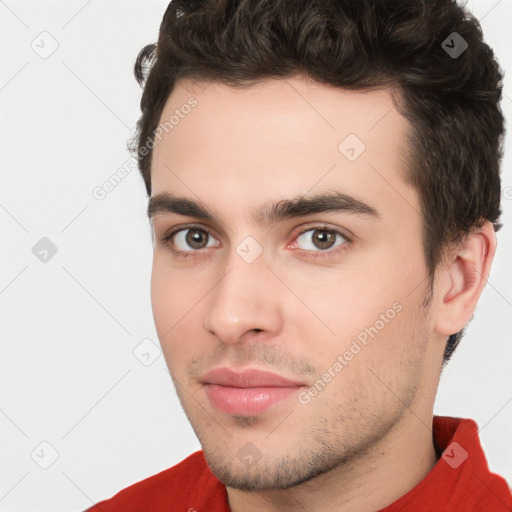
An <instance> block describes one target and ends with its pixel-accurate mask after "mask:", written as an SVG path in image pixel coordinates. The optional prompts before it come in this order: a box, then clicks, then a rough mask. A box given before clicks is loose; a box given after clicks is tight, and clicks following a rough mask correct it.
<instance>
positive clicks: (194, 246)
mask: <svg viewBox="0 0 512 512" xmlns="http://www.w3.org/2000/svg"><path fill="white" fill-rule="evenodd" d="M162 244H163V245H164V246H168V247H169V248H170V249H171V252H172V253H173V254H175V255H177V256H185V257H186V256H189V255H191V254H190V253H194V252H197V251H199V250H200V249H206V248H208V247H217V246H218V245H219V242H218V241H217V240H216V239H215V238H213V236H212V235H210V233H208V231H206V230H204V229H200V228H197V227H189V228H184V229H179V230H176V231H173V232H172V233H170V234H168V235H167V236H165V238H164V239H163V240H162Z"/></svg>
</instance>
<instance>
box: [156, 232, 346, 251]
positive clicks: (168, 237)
mask: <svg viewBox="0 0 512 512" xmlns="http://www.w3.org/2000/svg"><path fill="white" fill-rule="evenodd" d="M193 229H195V230H198V231H203V232H204V233H206V234H207V235H208V236H212V235H211V233H210V232H209V231H208V230H207V229H204V228H203V227H202V226H196V225H190V226H184V227H180V228H179V229H176V230H174V231H172V232H171V233H168V234H167V235H165V236H164V237H163V238H162V240H161V242H160V243H161V245H162V246H163V247H165V248H167V249H169V250H170V251H171V253H172V254H173V255H174V256H176V257H178V258H191V257H192V258H194V257H196V256H197V253H200V252H202V249H198V250H191V251H177V250H176V249H174V247H173V244H172V243H171V242H172V237H173V236H174V235H176V234H177V233H179V232H180V231H188V230H193ZM308 231H327V232H329V233H334V234H335V235H340V236H341V237H343V238H344V239H345V243H343V244H341V245H338V246H337V247H336V248H335V249H327V250H325V251H321V250H318V251H308V250H307V249H302V251H304V252H303V256H305V257H306V258H308V259H314V258H322V257H326V256H324V255H325V254H328V255H333V254H336V255H337V254H340V253H341V252H343V251H345V250H346V249H347V245H348V244H350V243H351V242H352V240H351V238H349V237H348V236H347V235H346V234H345V233H342V232H341V231H338V230H337V229H334V228H331V227H329V226H326V225H322V224H320V225H317V226H307V227H305V228H303V229H302V230H300V231H299V232H298V233H297V235H296V236H295V239H297V238H299V237H300V236H301V235H303V234H304V233H307V232H308ZM296 250H301V249H296Z"/></svg>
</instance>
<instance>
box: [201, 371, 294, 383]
mask: <svg viewBox="0 0 512 512" xmlns="http://www.w3.org/2000/svg"><path fill="white" fill-rule="evenodd" d="M202 380H203V382H204V383H205V384H218V385H219V386H232V387H235V388H256V387H292V386H303V385H304V383H303V382H298V381H292V380H290V379H286V378H285V377H282V376H281V375H277V374H275V373H271V372H266V371H263V370H257V369H255V368H250V369H247V370H244V371H243V372H234V371H233V370H231V369H230V368H226V367H223V368H214V369H213V370H211V371H209V372H208V373H206V374H205V375H204V376H203V379H202Z"/></svg>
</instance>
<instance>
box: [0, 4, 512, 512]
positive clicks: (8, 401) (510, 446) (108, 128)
mask: <svg viewBox="0 0 512 512" xmlns="http://www.w3.org/2000/svg"><path fill="white" fill-rule="evenodd" d="M167 3H168V2H167V0H159V1H156V0H153V1H151V2H148V1H145V2H142V1H139V2H133V1H130V2H128V1H126V0H125V1H120V0H119V1H117V2H115V1H112V0H109V1H106V0H102V1H101V2H100V1H99V0H89V1H85V0H76V1H75V0H67V1H66V2H64V1H60V2H57V1H53V2H51V1H44V2H43V1H22V0H0V37H1V45H0V47H1V52H2V54H1V59H0V62H1V64H0V65H1V68H0V119H1V134H0V141H1V153H0V165H1V172H2V186H1V188H0V225H1V244H2V245H1V253H0V254H1V258H2V259H1V266H0V307H1V311H2V316H1V325H0V328H1V356H0V371H1V374H0V433H1V445H0V449H1V452H0V512H15V511H37V512H46V511H51V512H61V511H70V512H71V511H80V510H84V509H85V508H87V507H89V506H91V505H92V504H93V503H94V502H97V501H99V500H101V499H105V498H107V497H110V496H112V495H113V494H115V493H116V492H117V491H119V490H120V489H122V488H124V487H126V486H128V485H130V484H132V483H134V482H137V481H139V480H141V479H143V478H146V477H148V476H150V475H153V474H155V473H157V472H159V471H162V470H164V469H166V468H168V467H170V466H172V465H174V464H176V463H177V462H179V461H180V460H182V459H183V458H185V457H186V456H187V455H189V454H190V453H192V452H193V451H195V450H198V449H200V445H199V442H198V441H197V439H196V438H195V435H194V433H193V431H192V429H191V427H190V425H189V423H188V421H187V419H186V417H185V415H184V413H183V412H182V409H181V407H180V405H179V402H178V400H177V397H176V395H175V391H174V388H173V386H172V381H171V379H170V377H169V375H168V373H167V371H166V367H165V363H164V360H163V357H162V356H160V357H158V358H157V359H156V360H155V361H154V362H153V363H152V364H151V365H150V366H145V365H144V364H142V363H141V362H140V361H139V359H137V358H136V357H135V356H134V354H133V351H134V349H135V348H136V347H137V346H138V345H139V344H140V343H141V341H142V340H144V339H147V338H149V339H150V340H153V342H155V343H158V342H157V336H156V331H155V328H154V325H153V318H152V312H151V304H150V295H149V283H150V271H151V258H152V248H151V237H150V231H149V224H148V221H147V220H146V217H145V209H146V205H147V199H146V195H145V189H144V186H143V182H142V178H141V177H140V175H139V174H138V171H136V170H133V171H132V172H131V173H130V174H128V176H127V177H126V178H125V179H124V180H123V181H122V182H121V183H120V184H119V185H118V186H117V187H116V188H115V189H114V190H113V191H112V192H110V193H109V194H108V195H107V197H106V198H105V199H104V200H102V201H100V200H97V199H95V198H94V197H93V195H92V191H93V189H94V188H95V187H97V186H101V185H102V184H103V183H104V182H105V181H106V180H107V179H108V178H109V177H110V176H111V175H112V174H113V173H114V172H116V170H117V169H119V168H120V167H121V166H122V165H123V164H124V163H125V162H126V161H127V159H128V157H129V153H128V152H127V150H126V142H127V140H128V138H129V137H130V135H132V133H133V128H134V126H135V122H136V120H137V119H138V117H139V100H140V95H141V89H140V88H139V86H138V84H137V83H136V82H135V79H134V78H133V64H134V61H135V58H136V56H137V54H138V51H139V50H140V49H141V48H142V46H143V45H145V44H148V43H150V42H155V41H156V39H157V35H158V28H159V26H160V21H161V19H162V16H163V13H164V11H165V8H166V6H167ZM468 5H469V7H470V8H471V9H472V11H473V12H474V13H475V14H476V15H477V17H479V18H480V19H481V20H482V25H483V29H484V34H485V37H486V40H487V41H488V42H489V44H490V45H491V46H492V47H493V48H494V49H495V51H496V53H497V55H498V57H499V60H500V62H501V65H502V67H503V68H504V69H505V70H507V69H512V61H511V59H512V53H511V52H510V51H509V50H508V49H509V48H512V36H511V31H510V24H511V22H512V0H501V1H498V0H488V1H487V0H475V1H473V2H469V4H468ZM43 31H46V32H48V33H49V34H50V35H40V34H41V32H43ZM52 40H55V41H56V42H57V43H58V48H57V50H56V51H55V52H54V53H53V54H52V55H51V56H49V57H48V58H46V59H43V58H41V57H40V56H39V55H38V53H36V51H35V50H34V49H33V48H32V46H31V45H33V46H37V45H39V48H40V49H39V50H38V51H40V52H42V51H49V49H51V44H57V43H52ZM33 41H34V42H33ZM43 45H44V48H43ZM503 109H504V112H505V114H506V116H507V119H508V123H510V119H511V115H512V90H511V87H510V80H508V79H507V80H506V86H505V97H504V100H503ZM511 149H512V148H511V140H510V135H508V137H507V144H506V150H507V151H508V153H506V154H507V156H506V158H505V161H504V171H503V187H504V188H506V187H508V189H507V190H508V192H507V194H504V195H506V198H504V200H503V209H504V215H503V222H504V224H505V227H504V228H503V229H502V231H501V232H500V233H499V235H498V245H499V248H498V254H497V257H496V259H495V263H494V267H493V271H492V274H491V277H490V281H489V284H488V286H487V288H486V290H485V291H484V293H483V296H482V299H481V302H480V304H479V307H478V308H477V312H476V315H475V318H474V320H473V321H472V322H471V325H470V328H469V332H468V334H467V335H466V336H465V338H464V339H463V342H462V345H461V346H460V347H459V349H458V351H457V353H456V355H455V356H454V359H453V361H452V362H451V363H450V365H449V366H448V368H447V370H446V371H445V373H444V375H443V377H442V381H441V386H440V390H439V395H438V400H437V405H436V411H435V412H436V413H437V414H443V415H452V416H462V417H470V418H473V419H475V420H476V421H477V423H478V425H479V427H480V428H481V439H482V443H483V445H484V449H485V451H486V454H487V457H488V460H489V464H490V467H491V469H492V470H493V471H495V472H498V473H500V474H502V475H503V476H505V477H506V478H507V479H508V481H509V482H512V441H511V432H512V377H511V372H510V362H511V359H512V358H511V356H512V343H511V336H510V331H509V328H510V318H511V316H512V278H511V270H510V268H511V267H510V262H511V257H512V200H511V199H512V173H511V171H510V162H511V156H510V153H511ZM43 237H48V238H49V239H50V240H51V241H52V242H53V244H55V246H56V247H57V250H58V252H57V253H56V255H55V256H53V257H52V258H51V259H50V260H49V261H48V262H46V263H43V262H41V261H40V260H39V259H38V258H36V256H35V255H34V254H33V253H32V247H33V246H34V245H35V244H36V243H37V242H38V241H39V240H40V239H41V238H43ZM146 343H148V342H147V341H146ZM143 347H144V351H146V350H147V347H145V346H143ZM153 350H154V352H153V353H154V354H155V355H158V349H157V348H156V347H155V348H154V349H153ZM42 442H46V443H49V445H51V447H50V446H49V445H48V444H43V445H41V443H42ZM54 450H55V452H54ZM57 454H58V456H57ZM52 456H53V457H54V458H55V457H57V458H56V460H55V461H54V462H53V464H51V465H50V466H49V467H48V468H47V469H43V468H42V467H41V465H43V466H44V465H48V464H50V462H52V460H53V459H52Z"/></svg>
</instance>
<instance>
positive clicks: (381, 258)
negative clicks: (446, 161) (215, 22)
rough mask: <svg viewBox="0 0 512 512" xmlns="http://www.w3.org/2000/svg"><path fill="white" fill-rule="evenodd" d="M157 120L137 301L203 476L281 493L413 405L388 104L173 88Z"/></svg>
mask: <svg viewBox="0 0 512 512" xmlns="http://www.w3.org/2000/svg"><path fill="white" fill-rule="evenodd" d="M187 105H188V106H187ZM173 116H174V117H173ZM171 118H173V120H172V121H171V124H172V126H171V125H170V124H169V123H168V124H167V129H165V130H160V132H158V133H159V134H160V136H159V137H158V140H157V144H156V146H155V148H154V153H153V163H152V202H153V203H152V214H153V215H152V219H153V227H154V262H153V272H152V283H151V295H152V305H153V313H154V319H155V323H156V328H157V332H158V335H159V338H160V342H161V345H162V349H163V351H164V354H165V358H166V362H167V365H168V368H169V371H170V373H171V376H172V379H173V382H174V384H175V387H176V391H177V394H178V396H179V399H180V401H181V404H182V406H183V408H184V410H185V413H186V414H187V416H188V418H189V420H190V423H191V425H192V427H193V429H194V431H195V433H196V435H197V436H198V438H199V441H200V442H201V445H202V448H203V451H204V453H205V456H206V459H207V461H208V464H209V466H210V468H211V470H212V471H213V473H214V474H215V475H216V476H217V477H218V478H219V479H220V480H221V481H223V482H224V483H225V484H226V485H227V486H228V487H233V488H237V489H279V488H286V487H290V486H293V485H297V484H300V483H303V482H306V481H308V480H310V479H312V478H313V477H316V476H319V475H321V474H324V473H327V472H329V470H331V469H333V468H335V467H339V466H342V465H348V464H350V463H351V462H352V461H354V460H356V459H357V457H360V456H361V454H363V453H370V452H371V450H372V449H373V448H374V447H376V446H377V444H378V443H379V442H380V441H381V440H382V439H385V438H386V436H387V435H388V434H389V432H390V431H391V429H392V428H393V427H396V426H397V425H398V424H400V423H401V422H403V421H404V418H405V411H406V409H407V408H408V407H410V406H411V405H414V404H417V407H418V408H419V409H417V410H420V409H421V407H422V406H421V404H422V403H423V402H422V399H423V398H424V395H425V393H427V391H426V386H427V384H426V382H427V381H428V379H427V378H426V375H427V373H428V371H429V368H427V367H426V363H425V361H426V360H428V358H426V357H425V356H426V353H427V351H428V350H429V348H428V346H429V343H428V342H429V336H430V333H431V324H430V323H429V322H430V319H429V318H430V316H429V315H428V314H425V313H426V311H425V308H424V304H423V301H424V298H425V290H426V289H427V280H426V279H425V276H426V266H425V257H424V253H423V249H422V240H421V217H420V213H419V212H420V206H419V199H418V194H417V192H416V191H415V190H414V189H413V188H411V187H410V186H409V185H407V184H406V182H405V181H404V173H405V171H406V162H405V158H404V155H405V154H406V142H405V141H406V134H407V131H408V130H409V128H410V127H409V125H408V122H407V121H406V120H405V119H404V118H403V117H402V116H401V115H400V114H399V113H398V111H397V110H396V108H394V103H393V100H392V96H391V92H390V91H389V90H379V91H377V90H374V91H371V92H365V93H360V92H350V91H345V90H339V89H334V88H329V87H326V86H323V85H320V84H317V83H315V82H311V81H309V82H306V81H304V80H303V79H301V78H299V77H296V78H293V79H287V80H268V81H265V82H262V83H260V84H258V85H254V86H251V87H249V88H246V89H235V88H231V87H228V86H225V85H220V84H216V83H210V84H198V83H192V82H189V81H180V82H178V83H177V85H176V87H175V89H174V90H173V92H172V94H171V96H170V97H169V99H168V101H167V104H166V106H165V109H164V111H163V114H162V117H161V123H162V125H163V123H165V122H166V121H169V120H170V119H171ZM183 199H185V200H187V201H185V202H184V201H183ZM218 369H222V370H220V371H218ZM212 370H215V371H212ZM253 370H260V371H263V372H270V373H271V374H273V375H270V376H269V375H268V374H261V373H258V372H257V371H253Z"/></svg>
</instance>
